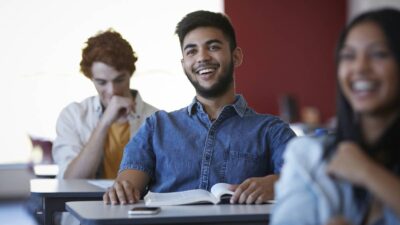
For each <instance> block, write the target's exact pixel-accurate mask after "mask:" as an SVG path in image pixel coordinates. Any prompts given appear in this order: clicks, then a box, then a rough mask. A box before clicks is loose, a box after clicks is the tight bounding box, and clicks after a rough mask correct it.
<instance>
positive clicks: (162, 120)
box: [120, 95, 295, 192]
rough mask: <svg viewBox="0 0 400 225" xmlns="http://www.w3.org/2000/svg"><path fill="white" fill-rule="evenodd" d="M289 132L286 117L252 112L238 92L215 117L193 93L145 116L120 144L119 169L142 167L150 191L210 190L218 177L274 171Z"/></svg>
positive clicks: (235, 180) (236, 179) (238, 178)
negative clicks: (173, 107)
mask: <svg viewBox="0 0 400 225" xmlns="http://www.w3.org/2000/svg"><path fill="white" fill-rule="evenodd" d="M294 136H295V134H294V132H293V131H292V130H291V129H290V128H289V126H288V125H287V124H286V123H284V122H283V121H281V120H280V119H278V118H277V117H275V116H271V115H261V114H257V113H256V112H254V111H253V110H252V109H250V108H248V107H247V103H246V101H245V100H244V98H243V97H242V96H240V95H238V96H236V101H235V103H234V104H232V105H227V106H225V107H224V108H223V110H222V112H221V113H220V115H219V116H218V118H217V119H216V120H215V121H211V120H210V119H209V117H208V115H207V113H206V112H205V110H204V108H203V106H202V105H201V104H200V103H199V102H198V101H196V99H195V100H194V101H193V103H192V104H190V105H189V106H188V107H187V108H183V109H180V110H177V111H174V112H171V113H167V112H165V111H158V112H156V113H155V114H153V115H152V116H150V117H149V118H147V120H146V122H145V123H144V124H143V125H142V127H141V128H140V129H139V131H138V133H137V134H136V135H135V137H133V138H132V139H131V140H130V142H129V143H128V144H127V146H126V147H125V151H124V156H123V159H122V162H121V166H120V172H121V171H123V170H126V169H136V170H140V171H144V172H146V173H147V174H148V175H149V176H150V177H151V183H150V185H149V190H150V191H153V192H172V191H183V190H189V189H196V188H200V189H205V190H210V188H211V186H212V185H214V184H216V183H219V182H225V183H230V184H239V183H241V182H243V181H244V180H245V179H247V178H250V177H261V176H266V175H268V174H277V173H279V172H280V169H281V166H282V164H283V161H282V153H283V151H284V149H285V146H286V143H287V142H288V141H289V139H291V138H292V137H294Z"/></svg>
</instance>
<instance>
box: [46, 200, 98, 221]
mask: <svg viewBox="0 0 400 225" xmlns="http://www.w3.org/2000/svg"><path fill="white" fill-rule="evenodd" d="M102 199H103V198H102V197H85V198H82V197H77V198H71V197H68V198H54V197H53V198H49V197H45V198H43V224H44V225H53V224H54V213H56V212H64V211H66V209H65V203H66V202H73V201H99V200H102Z"/></svg>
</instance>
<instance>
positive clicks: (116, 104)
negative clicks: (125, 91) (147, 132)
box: [102, 95, 136, 125]
mask: <svg viewBox="0 0 400 225" xmlns="http://www.w3.org/2000/svg"><path fill="white" fill-rule="evenodd" d="M135 106H136V102H135V101H134V99H133V98H132V97H131V96H129V97H124V96H117V95H114V96H113V97H112V98H111V100H110V102H109V103H108V105H107V108H106V110H105V111H104V114H103V116H102V120H103V121H104V122H105V123H106V124H108V125H110V124H112V123H113V122H118V123H124V122H127V121H128V118H127V117H128V115H129V114H130V113H132V112H135Z"/></svg>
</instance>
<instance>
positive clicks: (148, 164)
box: [104, 11, 295, 204]
mask: <svg viewBox="0 0 400 225" xmlns="http://www.w3.org/2000/svg"><path fill="white" fill-rule="evenodd" d="M176 33H177V34H178V37H179V40H180V44H181V50H182V54H183V58H182V60H181V63H182V67H183V70H184V72H185V74H186V76H187V78H188V79H189V81H190V82H191V83H192V85H193V86H194V88H195V90H196V97H195V98H194V100H193V102H192V103H191V104H190V105H189V106H188V107H186V108H183V109H180V110H177V111H174V112H171V113H167V112H164V111H159V112H157V113H155V114H153V115H152V116H150V117H149V118H148V119H146V122H145V123H144V125H143V126H142V127H141V128H140V130H139V131H138V133H137V135H136V136H135V137H134V138H133V139H131V140H130V142H129V143H128V145H127V146H126V148H125V151H124V156H123V159H122V162H121V167H120V173H119V175H118V177H117V179H116V181H115V183H114V185H113V187H111V188H110V189H109V190H108V191H107V192H106V193H105V194H104V202H105V203H112V204H118V203H122V204H125V203H134V202H137V201H138V200H139V199H140V196H141V194H143V192H144V190H145V188H146V186H147V187H148V189H149V190H150V191H153V192H171V191H183V190H189V189H196V188H201V189H206V190H210V187H211V186H212V185H214V184H215V183H219V182H225V183H230V184H235V185H232V190H234V191H235V194H234V196H233V197H232V198H231V202H232V203H249V204H250V203H263V202H266V201H267V200H270V199H272V198H273V185H274V183H275V181H276V180H277V174H278V173H279V172H280V168H281V166H282V163H283V162H282V153H283V150H284V149H285V146H286V143H287V142H288V141H289V140H290V139H291V138H292V137H294V136H295V134H294V132H293V131H292V130H291V129H290V128H289V126H288V125H287V124H286V123H284V122H283V121H281V120H280V119H278V118H277V117H275V116H271V115H262V114H258V113H256V112H254V110H252V109H251V108H249V107H248V105H247V103H246V101H245V99H244V97H243V96H241V95H236V94H235V90H234V68H235V67H237V66H239V65H240V64H241V63H242V59H243V54H242V51H241V49H240V48H239V47H237V45H236V38H235V32H234V28H233V27H232V25H231V23H230V21H229V19H228V18H227V17H226V16H224V15H223V14H221V13H214V12H208V11H196V12H192V13H190V14H188V15H186V16H185V17H184V18H183V19H182V20H181V21H180V22H179V23H178V25H177V27H176Z"/></svg>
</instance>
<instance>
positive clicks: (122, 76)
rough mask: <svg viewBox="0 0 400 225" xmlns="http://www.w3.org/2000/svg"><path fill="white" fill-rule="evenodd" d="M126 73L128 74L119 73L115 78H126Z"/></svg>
mask: <svg viewBox="0 0 400 225" xmlns="http://www.w3.org/2000/svg"><path fill="white" fill-rule="evenodd" d="M125 75H126V74H124V73H121V74H119V75H118V76H117V77H116V78H114V79H113V80H118V79H121V78H124V77H125Z"/></svg>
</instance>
